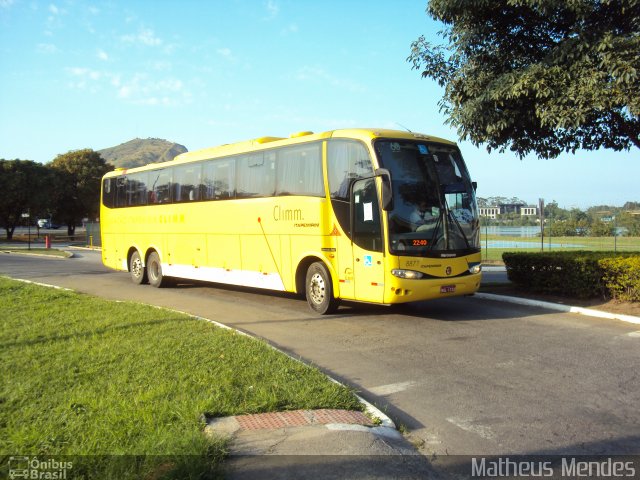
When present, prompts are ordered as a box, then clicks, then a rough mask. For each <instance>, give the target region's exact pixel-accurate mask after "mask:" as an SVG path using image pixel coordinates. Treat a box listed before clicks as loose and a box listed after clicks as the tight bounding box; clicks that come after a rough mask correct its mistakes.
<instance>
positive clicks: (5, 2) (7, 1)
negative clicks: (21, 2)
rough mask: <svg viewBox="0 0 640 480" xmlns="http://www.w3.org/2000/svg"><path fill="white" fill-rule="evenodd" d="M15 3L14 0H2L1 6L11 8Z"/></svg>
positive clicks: (0, 0) (0, 1)
mask: <svg viewBox="0 0 640 480" xmlns="http://www.w3.org/2000/svg"><path fill="white" fill-rule="evenodd" d="M14 3H15V1H14V0H0V8H9V7H11V5H13V4H14Z"/></svg>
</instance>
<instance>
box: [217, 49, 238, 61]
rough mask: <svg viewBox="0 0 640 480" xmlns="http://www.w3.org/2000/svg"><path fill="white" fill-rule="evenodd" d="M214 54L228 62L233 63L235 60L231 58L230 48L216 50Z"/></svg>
mask: <svg viewBox="0 0 640 480" xmlns="http://www.w3.org/2000/svg"><path fill="white" fill-rule="evenodd" d="M216 53H217V54H218V55H220V56H221V57H224V58H226V59H227V60H229V61H232V62H234V61H235V60H236V58H235V57H234V56H233V52H232V51H231V49H230V48H226V47H225V48H218V49H217V50H216Z"/></svg>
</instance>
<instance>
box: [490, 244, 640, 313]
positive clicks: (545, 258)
mask: <svg viewBox="0 0 640 480" xmlns="http://www.w3.org/2000/svg"><path fill="white" fill-rule="evenodd" d="M502 259H503V260H504V263H505V266H506V267H507V276H508V277H509V280H511V281H512V282H513V283H515V284H516V285H518V286H521V287H524V288H526V289H527V290H531V291H534V292H540V293H550V294H556V295H564V296H569V297H575V298H594V297H601V298H615V299H618V300H626V301H632V302H638V301H640V253H624V254H620V253H619V254H615V253H614V252H587V251H570V252H566V251H563V252H549V253H543V252H540V253H519V252H505V253H504V254H503V255H502Z"/></svg>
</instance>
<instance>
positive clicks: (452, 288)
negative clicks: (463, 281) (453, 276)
mask: <svg viewBox="0 0 640 480" xmlns="http://www.w3.org/2000/svg"><path fill="white" fill-rule="evenodd" d="M455 291H456V286H455V285H443V286H442V287H440V293H453V292H455Z"/></svg>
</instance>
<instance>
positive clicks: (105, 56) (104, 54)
mask: <svg viewBox="0 0 640 480" xmlns="http://www.w3.org/2000/svg"><path fill="white" fill-rule="evenodd" d="M96 56H97V57H98V58H99V59H100V60H103V61H105V62H106V61H108V60H109V54H108V53H107V52H105V51H104V50H102V49H98V53H97V54H96Z"/></svg>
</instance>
